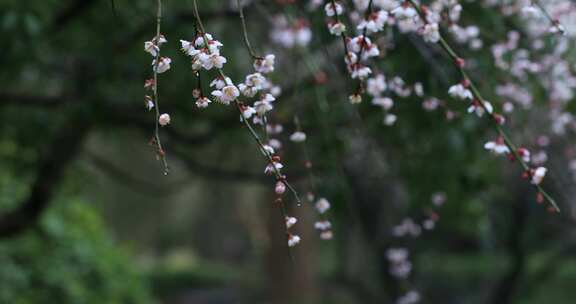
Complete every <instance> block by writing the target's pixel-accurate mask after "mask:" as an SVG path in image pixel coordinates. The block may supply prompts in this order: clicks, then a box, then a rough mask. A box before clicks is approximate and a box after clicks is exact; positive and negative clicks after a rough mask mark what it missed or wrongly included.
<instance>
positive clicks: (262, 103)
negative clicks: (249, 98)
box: [254, 93, 276, 116]
mask: <svg viewBox="0 0 576 304" xmlns="http://www.w3.org/2000/svg"><path fill="white" fill-rule="evenodd" d="M274 100H276V98H274V96H272V94H269V93H268V94H266V95H264V96H263V97H262V99H260V100H258V101H256V102H255V103H254V108H255V109H256V113H258V115H260V116H264V115H266V113H267V112H269V111H271V110H272V109H273V108H274V107H273V106H272V102H273V101H274Z"/></svg>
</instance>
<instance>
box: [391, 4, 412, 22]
mask: <svg viewBox="0 0 576 304" xmlns="http://www.w3.org/2000/svg"><path fill="white" fill-rule="evenodd" d="M391 13H392V14H393V15H394V18H396V19H410V18H414V17H415V16H416V13H417V12H416V10H415V9H414V8H413V7H412V6H405V5H400V6H398V7H397V8H395V9H393V10H392V12H391Z"/></svg>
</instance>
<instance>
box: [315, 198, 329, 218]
mask: <svg viewBox="0 0 576 304" xmlns="http://www.w3.org/2000/svg"><path fill="white" fill-rule="evenodd" d="M315 207H316V210H318V212H319V213H320V214H323V213H325V212H326V211H328V209H330V202H329V201H328V200H327V199H325V198H320V199H318V201H316V205H315Z"/></svg>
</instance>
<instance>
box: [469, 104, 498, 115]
mask: <svg viewBox="0 0 576 304" xmlns="http://www.w3.org/2000/svg"><path fill="white" fill-rule="evenodd" d="M482 104H483V105H484V106H482ZM482 104H480V101H478V100H475V101H473V102H472V104H471V105H470V106H469V107H468V113H476V115H477V116H478V117H482V115H484V112H488V114H492V112H493V111H494V107H492V104H491V103H490V102H488V101H482Z"/></svg>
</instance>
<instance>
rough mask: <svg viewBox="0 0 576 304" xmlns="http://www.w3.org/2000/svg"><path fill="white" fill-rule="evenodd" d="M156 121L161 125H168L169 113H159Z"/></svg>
mask: <svg viewBox="0 0 576 304" xmlns="http://www.w3.org/2000/svg"><path fill="white" fill-rule="evenodd" d="M158 123H159V124H160V125H161V126H163V127H164V126H166V125H169V124H170V115H169V114H167V113H164V114H162V115H160V116H159V117H158Z"/></svg>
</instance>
